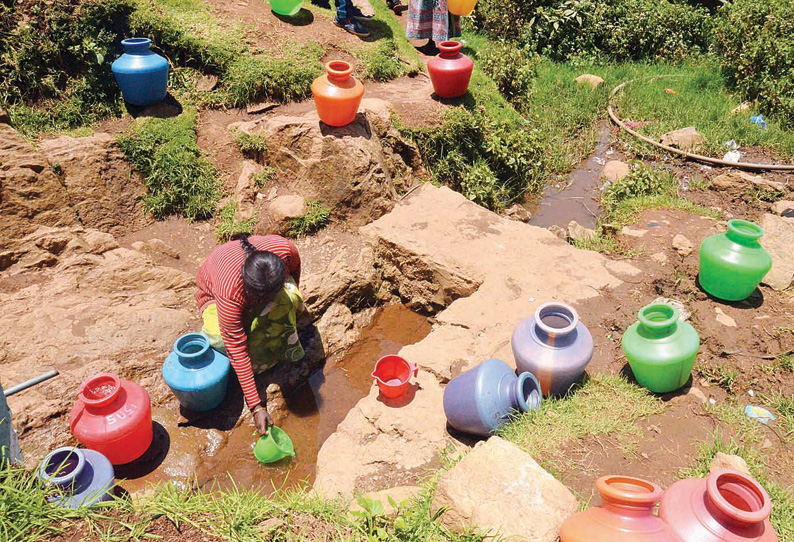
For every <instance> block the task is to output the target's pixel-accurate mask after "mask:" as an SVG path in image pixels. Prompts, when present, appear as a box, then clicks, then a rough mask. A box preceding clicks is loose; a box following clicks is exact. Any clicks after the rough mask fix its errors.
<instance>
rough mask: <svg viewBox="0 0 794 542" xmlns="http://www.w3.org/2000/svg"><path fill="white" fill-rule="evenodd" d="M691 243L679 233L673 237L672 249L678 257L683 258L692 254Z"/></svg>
mask: <svg viewBox="0 0 794 542" xmlns="http://www.w3.org/2000/svg"><path fill="white" fill-rule="evenodd" d="M692 248H693V247H692V241H690V240H689V239H687V238H686V237H684V236H683V235H681V234H680V233H677V234H675V236H673V249H675V251H676V252H677V253H678V255H679V256H681V257H682V258H685V257H687V256H689V255H690V254H692Z"/></svg>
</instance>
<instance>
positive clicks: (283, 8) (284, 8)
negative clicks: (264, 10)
mask: <svg viewBox="0 0 794 542" xmlns="http://www.w3.org/2000/svg"><path fill="white" fill-rule="evenodd" d="M269 2H270V9H272V10H273V11H274V12H275V13H278V14H279V15H284V16H285V17H292V16H293V15H295V14H297V13H298V12H299V11H300V10H301V6H303V0H269Z"/></svg>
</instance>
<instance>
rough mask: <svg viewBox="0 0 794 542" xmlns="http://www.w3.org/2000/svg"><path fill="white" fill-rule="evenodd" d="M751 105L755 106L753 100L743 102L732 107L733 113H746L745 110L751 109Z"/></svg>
mask: <svg viewBox="0 0 794 542" xmlns="http://www.w3.org/2000/svg"><path fill="white" fill-rule="evenodd" d="M751 107H753V102H742V103H741V104H739V105H737V106H736V107H734V108H733V109H731V115H737V114H739V113H744V112H745V111H749V110H750V108H751Z"/></svg>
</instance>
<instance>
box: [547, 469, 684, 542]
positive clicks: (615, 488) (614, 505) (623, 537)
mask: <svg viewBox="0 0 794 542" xmlns="http://www.w3.org/2000/svg"><path fill="white" fill-rule="evenodd" d="M596 489H598V492H599V493H600V494H601V500H602V503H603V506H601V507H591V508H588V509H587V510H585V511H583V512H579V513H578V514H574V515H573V516H571V517H569V518H568V519H566V520H565V522H563V524H562V526H561V527H560V542H683V540H684V539H683V538H681V537H680V536H678V535H677V534H676V533H675V532H674V531H673V530H672V529H671V528H670V526H668V525H667V524H665V522H664V521H662V520H661V519H659V518H657V517H656V516H654V515H653V509H654V507H655V506H656V503H657V502H659V499H660V498H661V497H662V488H660V487H659V486H658V485H656V484H654V483H651V482H648V481H646V480H642V479H640V478H632V477H629V476H603V477H601V478H599V479H598V480H597V481H596ZM686 540H687V542H690V541H691V539H690V538H689V537H687V538H686Z"/></svg>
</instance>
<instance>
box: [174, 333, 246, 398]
mask: <svg viewBox="0 0 794 542" xmlns="http://www.w3.org/2000/svg"><path fill="white" fill-rule="evenodd" d="M230 368H231V364H230V363H229V358H227V357H226V356H224V355H223V354H221V353H220V352H217V351H216V350H214V349H212V348H211V347H210V341H209V339H208V338H207V337H206V336H205V335H203V334H201V333H188V334H186V335H182V336H181V337H179V338H178V339H177V340H176V341H174V351H173V352H171V353H170V354H168V357H167V358H165V363H164V364H163V380H165V383H166V384H168V387H169V388H171V391H172V392H173V393H174V395H175V396H176V398H177V399H179V403H180V404H181V405H182V406H183V407H185V408H186V409H188V410H194V411H199V412H200V411H205V410H212V409H213V408H215V407H217V406H218V405H220V404H221V402H223V398H224V397H226V388H227V384H228V382H229V370H230Z"/></svg>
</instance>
